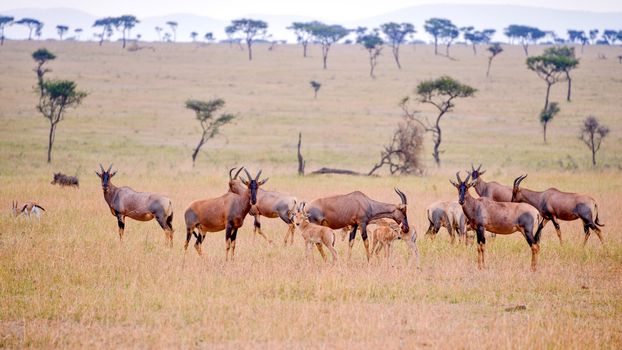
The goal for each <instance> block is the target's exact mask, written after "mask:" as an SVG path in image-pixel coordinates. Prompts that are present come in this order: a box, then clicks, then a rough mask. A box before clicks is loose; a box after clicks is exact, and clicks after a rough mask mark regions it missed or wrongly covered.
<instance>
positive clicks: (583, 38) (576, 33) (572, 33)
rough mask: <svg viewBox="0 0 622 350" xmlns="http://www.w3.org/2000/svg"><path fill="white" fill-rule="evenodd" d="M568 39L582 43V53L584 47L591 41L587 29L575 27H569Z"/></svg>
mask: <svg viewBox="0 0 622 350" xmlns="http://www.w3.org/2000/svg"><path fill="white" fill-rule="evenodd" d="M568 41H570V42H571V43H578V44H581V53H583V47H584V46H585V45H586V44H589V43H590V39H588V37H587V35H585V31H583V30H574V29H568Z"/></svg>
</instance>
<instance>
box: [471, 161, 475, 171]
mask: <svg viewBox="0 0 622 350" xmlns="http://www.w3.org/2000/svg"><path fill="white" fill-rule="evenodd" d="M471 171H475V168H474V167H473V163H471Z"/></svg>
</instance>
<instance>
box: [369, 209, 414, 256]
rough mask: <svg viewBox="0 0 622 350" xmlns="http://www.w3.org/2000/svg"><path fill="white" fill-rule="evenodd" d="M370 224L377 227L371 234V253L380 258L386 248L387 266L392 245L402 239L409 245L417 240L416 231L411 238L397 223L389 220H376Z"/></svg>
mask: <svg viewBox="0 0 622 350" xmlns="http://www.w3.org/2000/svg"><path fill="white" fill-rule="evenodd" d="M370 224H374V225H376V228H374V230H373V231H372V234H371V237H372V245H371V252H372V254H375V255H376V256H377V257H379V255H380V251H381V250H382V249H383V248H385V258H386V262H387V265H388V264H389V260H390V256H391V245H392V244H393V241H395V240H398V239H401V240H403V241H404V242H406V244H409V242H413V243H415V240H416V239H417V237H416V232H414V230H413V234H412V235H411V236H410V237H409V236H408V234H407V233H404V232H403V231H402V230H400V226H399V225H398V224H397V223H395V222H394V221H391V220H388V219H379V220H375V221H374V222H372V223H370Z"/></svg>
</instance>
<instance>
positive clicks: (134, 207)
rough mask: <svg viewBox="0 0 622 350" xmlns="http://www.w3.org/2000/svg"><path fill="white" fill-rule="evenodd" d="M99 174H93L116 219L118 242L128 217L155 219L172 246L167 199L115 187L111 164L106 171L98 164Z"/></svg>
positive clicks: (170, 211) (171, 208)
mask: <svg viewBox="0 0 622 350" xmlns="http://www.w3.org/2000/svg"><path fill="white" fill-rule="evenodd" d="M99 168H100V169H101V173H98V172H97V171H95V174H96V175H97V176H98V177H99V178H100V179H101V182H102V189H103V191H104V199H105V200H106V203H108V207H110V212H111V213H112V215H113V216H114V217H116V218H117V224H118V225H119V240H121V241H123V233H124V231H125V218H126V217H129V218H131V219H134V220H137V221H150V220H152V219H153V218H155V219H156V221H157V222H158V224H160V227H162V229H163V230H164V234H165V235H166V239H167V241H168V245H169V246H170V247H172V246H173V232H174V231H173V226H172V223H173V204H172V203H171V200H170V199H168V198H167V197H164V196H161V195H159V194H155V193H150V192H136V191H134V190H133V189H131V188H129V187H127V186H123V187H116V186H115V185H113V184H112V182H111V181H110V180H111V179H112V177H113V176H115V175H116V174H117V172H116V171H115V172H113V173H111V172H110V171H111V170H112V164H110V166H109V167H108V170H104V167H103V166H102V165H101V164H100V165H99Z"/></svg>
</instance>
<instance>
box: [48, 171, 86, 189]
mask: <svg viewBox="0 0 622 350" xmlns="http://www.w3.org/2000/svg"><path fill="white" fill-rule="evenodd" d="M50 184H52V185H56V184H59V185H60V186H61V187H65V186H70V187H76V188H80V182H79V181H78V178H77V177H76V176H69V175H65V174H62V173H54V178H53V179H52V182H50Z"/></svg>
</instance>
